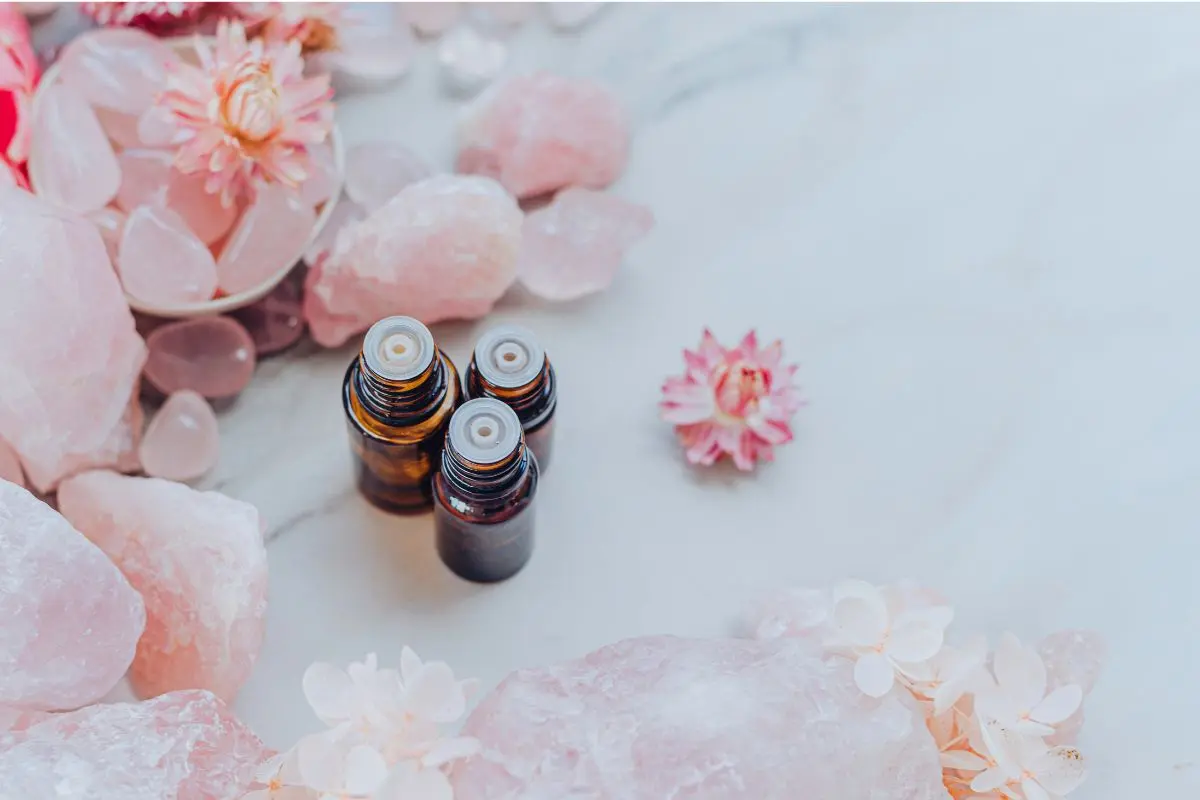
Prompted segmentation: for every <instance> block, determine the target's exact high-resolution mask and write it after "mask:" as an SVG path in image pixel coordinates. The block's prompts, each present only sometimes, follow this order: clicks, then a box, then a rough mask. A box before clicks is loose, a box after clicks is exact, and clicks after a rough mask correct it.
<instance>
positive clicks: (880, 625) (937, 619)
mask: <svg viewBox="0 0 1200 800" xmlns="http://www.w3.org/2000/svg"><path fill="white" fill-rule="evenodd" d="M833 592H834V606H833V624H834V637H835V638H834V641H833V644H834V645H835V646H837V647H840V648H844V649H846V650H848V651H849V652H850V654H851V655H852V656H854V657H855V658H856V663H855V665H854V681H855V683H857V684H858V687H859V688H860V689H862V691H863V693H865V694H867V695H869V696H871V697H883V696H884V695H885V694H887V693H888V692H890V691H891V689H892V685H893V684H894V683H895V680H896V673H897V672H900V673H901V674H908V670H911V669H916V668H917V667H918V666H919V665H921V664H923V663H924V662H926V661H928V660H929V659H931V658H933V657H934V656H935V655H937V653H938V651H939V650H941V649H942V641H943V639H944V637H945V631H946V626H947V625H949V624H950V621H951V620H952V619H953V618H954V611H953V610H952V609H951V608H949V607H948V606H940V605H923V604H921V602H920V600H915V594H914V593H913V592H911V591H908V590H905V589H902V588H894V589H892V588H890V589H885V590H880V589H878V588H876V587H874V586H872V585H871V584H869V583H864V582H862V581H845V582H843V583H841V584H839V585H838V586H836V587H834V590H833ZM914 600H915V602H914Z"/></svg>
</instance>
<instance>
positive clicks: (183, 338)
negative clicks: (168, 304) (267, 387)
mask: <svg viewBox="0 0 1200 800" xmlns="http://www.w3.org/2000/svg"><path fill="white" fill-rule="evenodd" d="M146 346H147V347H148V348H149V356H148V357H147V358H146V370H145V375H146V380H148V381H149V382H150V384H151V385H152V386H154V388H156V389H158V390H159V391H160V392H162V393H163V394H166V395H170V394H173V393H175V392H178V391H180V390H183V389H191V390H193V391H195V392H197V393H198V394H201V395H203V396H204V397H208V398H211V399H220V398H224V397H233V396H234V395H236V394H237V393H238V392H240V391H242V389H244V388H246V384H248V383H249V382H250V378H251V377H252V376H253V375H254V363H255V357H254V341H253V340H252V339H251V338H250V334H249V333H247V332H246V329H245V328H243V327H242V326H241V325H239V324H238V323H237V321H235V320H233V319H230V318H229V317H199V318H197V319H186V320H180V321H179V322H170V323H167V324H166V325H162V326H160V327H158V328H155V329H154V330H153V331H152V332H151V333H150V334H149V336H147V337H146Z"/></svg>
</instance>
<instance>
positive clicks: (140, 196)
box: [117, 150, 174, 214]
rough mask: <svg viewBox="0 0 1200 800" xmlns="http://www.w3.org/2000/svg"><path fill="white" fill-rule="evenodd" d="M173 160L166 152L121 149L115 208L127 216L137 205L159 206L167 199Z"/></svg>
mask: <svg viewBox="0 0 1200 800" xmlns="http://www.w3.org/2000/svg"><path fill="white" fill-rule="evenodd" d="M173 159H174V156H173V155H172V154H171V153H168V152H167V151H166V150H125V151H124V152H122V153H121V155H119V156H117V163H118V164H119V165H120V166H121V186H120V188H119V189H117V206H118V207H120V209H121V210H122V211H124V212H125V213H126V214H129V213H132V212H133V210H134V209H135V208H137V207H138V206H144V205H151V204H154V205H157V204H161V203H162V201H163V200H164V199H165V198H166V196H167V176H168V175H170V174H171V161H172V160H173Z"/></svg>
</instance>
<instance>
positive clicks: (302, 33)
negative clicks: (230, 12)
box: [238, 3, 342, 55]
mask: <svg viewBox="0 0 1200 800" xmlns="http://www.w3.org/2000/svg"><path fill="white" fill-rule="evenodd" d="M238 7H239V10H240V11H241V12H242V14H243V15H245V17H246V20H247V24H250V25H261V26H262V28H261V30H260V35H261V36H262V37H263V38H264V39H266V40H267V41H268V42H272V43H286V42H291V41H296V42H299V43H300V47H301V50H302V52H304V53H305V54H306V55H307V54H308V53H322V52H326V51H329V50H335V49H337V47H338V37H337V28H338V25H339V24H340V23H341V21H342V9H341V8H339V7H338V4H337V3H239V4H238Z"/></svg>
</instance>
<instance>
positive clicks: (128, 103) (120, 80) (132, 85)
mask: <svg viewBox="0 0 1200 800" xmlns="http://www.w3.org/2000/svg"><path fill="white" fill-rule="evenodd" d="M176 60H177V59H176V58H175V54H174V53H173V52H172V51H171V48H170V47H168V46H167V45H166V44H164V43H163V42H162V41H161V40H159V39H156V38H155V37H153V36H151V35H150V34H148V33H145V32H143V31H139V30H134V29H132V28H110V29H101V30H96V31H89V32H87V33H84V34H82V35H80V36H77V37H75V39H73V40H72V41H71V43H70V44H68V45H67V46H66V47H65V48H64V49H63V52H62V55H61V56H59V63H60V64H61V69H62V72H61V74H62V80H63V81H64V82H65V83H68V84H70V85H71V86H72V87H74V88H75V89H76V90H78V91H79V92H80V94H82V95H83V96H84V97H85V98H86V99H87V101H88V102H89V103H91V104H92V105H94V106H101V107H103V108H108V109H112V110H113V111H118V112H120V113H122V114H141V113H142V112H143V111H145V110H146V109H147V108H149V107H150V105H151V104H152V103H153V102H154V97H155V95H157V94H158V93H159V92H161V91H162V90H163V86H164V83H165V81H166V74H167V66H168V65H169V64H172V63H174V62H175V61H176Z"/></svg>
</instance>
